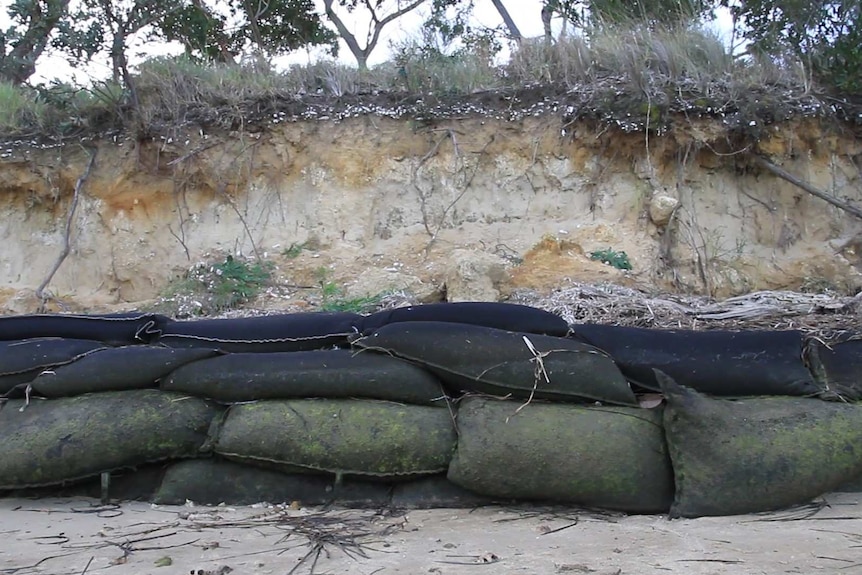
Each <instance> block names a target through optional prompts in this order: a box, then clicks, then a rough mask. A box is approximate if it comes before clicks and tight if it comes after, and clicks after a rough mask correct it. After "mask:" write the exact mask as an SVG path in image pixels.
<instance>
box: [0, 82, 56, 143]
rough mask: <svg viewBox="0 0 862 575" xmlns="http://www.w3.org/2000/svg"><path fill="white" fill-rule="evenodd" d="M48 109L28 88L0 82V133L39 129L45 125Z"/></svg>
mask: <svg viewBox="0 0 862 575" xmlns="http://www.w3.org/2000/svg"><path fill="white" fill-rule="evenodd" d="M47 112H48V107H47V106H46V105H45V104H44V103H42V102H39V101H38V100H37V99H36V97H35V92H34V91H33V90H31V89H28V88H21V87H17V86H13V85H12V84H9V83H8V82H0V131H3V132H6V133H9V132H13V133H14V132H19V131H20V130H21V128H22V127H25V126H27V127H30V128H31V129H32V128H35V129H40V128H41V127H42V126H44V125H45V121H46V114H47Z"/></svg>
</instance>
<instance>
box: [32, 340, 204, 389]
mask: <svg viewBox="0 0 862 575" xmlns="http://www.w3.org/2000/svg"><path fill="white" fill-rule="evenodd" d="M218 353H219V352H217V351H215V350H212V349H206V348H193V349H173V348H169V347H156V346H144V345H130V346H124V347H112V348H106V349H100V350H96V351H94V352H92V353H89V354H87V355H84V356H83V357H80V358H78V359H76V360H75V361H73V362H71V363H68V364H66V365H62V366H59V367H56V368H54V369H51V370H47V371H43V372H42V373H40V374H39V375H38V376H37V377H36V378H35V379H34V380H33V381H32V382H31V384H30V385H31V386H32V388H33V391H34V392H35V393H36V394H38V395H41V396H43V397H67V396H70V395H80V394H83V393H94V392H99V391H123V390H127V389H144V388H148V387H156V386H157V385H158V384H157V382H158V380H160V379H161V378H162V377H164V376H166V375H168V374H169V373H171V372H172V371H173V370H175V369H177V368H179V367H181V366H183V365H185V364H187V363H190V362H193V361H197V360H200V359H204V358H207V357H214V356H216V355H218Z"/></svg>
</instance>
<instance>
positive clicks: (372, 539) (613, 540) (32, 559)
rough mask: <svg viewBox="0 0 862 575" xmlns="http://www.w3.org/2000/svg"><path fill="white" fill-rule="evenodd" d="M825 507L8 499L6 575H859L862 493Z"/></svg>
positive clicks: (835, 497)
mask: <svg viewBox="0 0 862 575" xmlns="http://www.w3.org/2000/svg"><path fill="white" fill-rule="evenodd" d="M824 502H825V503H826V504H828V505H826V506H824V507H822V508H818V507H817V506H808V507H801V508H797V509H793V510H786V511H781V512H776V513H769V514H759V515H743V516H735V517H716V518H702V519H684V520H673V521H669V520H668V519H667V518H666V517H664V516H657V515H653V516H622V515H615V514H607V515H602V514H597V513H591V512H586V511H583V510H578V509H567V508H540V507H532V508H530V507H525V508H500V507H489V508H481V509H474V510H439V509H438V510H430V511H409V512H392V511H386V512H375V511H358V510H347V511H344V510H333V509H330V510H321V509H291V508H289V507H286V506H272V505H256V506H249V507H229V506H220V507H202V506H193V505H187V506H182V507H171V506H153V505H149V504H146V503H122V504H118V505H109V506H102V505H99V503H98V502H97V501H94V500H87V499H74V500H72V499H62V500H61V499H40V500H26V499H4V500H0V541H2V545H0V573H4V574H5V573H8V574H28V573H50V574H52V575H65V574H75V575H80V574H82V573H83V574H87V573H90V574H92V573H113V574H125V573H130V574H136V575H144V574H150V573H152V574H156V575H172V574H190V573H193V574H196V575H197V574H200V575H210V574H212V575H216V574H218V575H224V574H226V573H234V574H252V573H254V574H257V573H261V574H265V573H278V574H283V575H286V574H288V573H291V570H293V573H306V574H307V573H312V572H313V573H319V574H326V573H329V574H335V573H345V574H347V573H349V574H356V575H385V574H389V573H410V574H438V575H457V574H471V575H472V574H477V573H478V574H492V573H493V574H495V575H496V574H510V573H549V574H552V573H571V574H576V575H577V574H582V573H586V574H596V575H610V574H620V575H622V574H639V575H651V574H661V575H666V574H668V573H681V574H682V573H685V574H692V575H696V574H703V575H706V574H709V575H720V574H731V573H732V574H746V575H748V574H761V573H765V574H773V573H837V574H847V575H853V574H859V573H862V495H860V494H857V493H853V494H830V495H828V496H827V497H825V499H824ZM318 551H319V553H318ZM303 559H304V560H303ZM315 559H316V561H315Z"/></svg>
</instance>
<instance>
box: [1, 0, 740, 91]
mask: <svg viewBox="0 0 862 575" xmlns="http://www.w3.org/2000/svg"><path fill="white" fill-rule="evenodd" d="M11 1H12V0H0V27H3V28H5V27H6V26H8V24H9V22H8V19H7V18H6V9H7V7H8V5H9V3H10V2H11ZM73 2H74V0H73ZM315 4H316V5H317V7H318V10H320V11H321V12H322V11H323V2H322V0H315ZM504 5H505V6H506V7H507V8H508V10H509V13H510V15H511V16H512V19H513V20H514V21H515V24H516V25H517V26H518V28H519V29H520V31H521V34H523V35H524V36H525V37H527V38H531V37H539V36H541V35H542V34H543V28H542V18H541V9H542V0H506V1H505V2H504ZM338 13H339V15H340V16H341V17H342V20H344V21H345V23H346V24H347V25H348V27H350V28H351V31H352V32H353V34H354V35H355V36H356V37H357V39H358V41H359V43H360V45H362V46H364V45H365V38H366V35H367V30H368V22H369V17H368V14H367V12H363V11H361V10H356V11H355V12H354V13H352V14H349V13H347V12H346V11H345V10H343V9H342V10H338ZM426 14H427V9H423V8H419V9H417V10H415V11H413V12H411V13H409V14H407V15H405V16H403V17H401V18H398V19H396V20H394V21H393V22H391V23H390V24H388V25H387V27H386V28H384V31H383V34H382V35H381V39H380V41H379V43H378V45H377V47H376V48H375V50H374V52H372V54H371V58H370V59H369V65H371V66H373V65H375V64H379V63H381V62H383V61H386V60H387V59H388V58H389V56H390V55H391V50H390V47H391V45H392V43H397V42H401V41H404V40H406V39H409V38H411V37H416V35H417V33H418V29H419V26H420V25H421V23H422V21H423V20H424V16H425V15H426ZM473 18H474V20H475V22H476V23H477V24H479V25H483V26H487V27H489V28H493V27H496V26H499V25H502V19H501V18H500V15H499V13H498V12H497V10H496V8H494V5H493V4H492V2H491V0H475V10H474V13H473ZM713 26H714V27H715V28H716V29H717V30H718V31H719V32H720V33H721V34H722V36H724V37H725V38H726V39H727V40H728V41H729V30H730V29H731V20H730V16H729V14H728V13H727V11H721V12H719V13H718V14H717V19H716V22H715V23H714V24H713ZM560 27H561V21H560V20H559V19H555V21H554V29H555V31H557V32H558V31H559V29H560ZM180 53H182V48H181V47H180V46H179V45H169V44H154V43H147V42H145V41H143V40H142V39H141V38H138V39H137V41H135V42H134V43H133V44H132V45H131V47H130V50H129V61H130V64H131V65H132V66H133V67H134V65H135V64H136V63H139V62H141V61H143V60H146V59H147V58H149V57H152V56H156V55H168V54H180ZM322 55H323V51H322V50H316V51H315V50H312V51H310V52H309V51H305V50H300V51H297V52H295V53H293V54H291V55H289V56H286V57H281V58H277V59H275V61H274V64H275V66H276V69H280V68H285V67H287V66H289V65H290V64H294V63H308V61H309V59H311V60H314V59H316V58H320V57H321V56H322ZM339 60H340V61H342V62H344V63H345V64H355V63H356V61H355V60H354V58H353V56H352V55H351V53H350V50H349V49H348V48H347V46H346V45H345V44H344V42H343V41H342V42H341V46H340V49H339ZM110 73H111V68H110V63H109V61H108V57H107V55H102V56H100V55H97V56H96V57H94V58H93V59H92V60H91V61H90V62H89V63H88V64H87V65H86V66H84V67H80V68H73V67H72V66H70V65H69V63H68V62H67V61H66V58H65V57H63V56H62V55H60V54H45V55H43V56H42V58H40V60H39V64H38V66H37V69H36V74H35V75H34V77H33V78H32V79H31V80H32V81H34V82H36V83H47V82H50V81H51V80H53V79H55V78H58V79H61V80H63V81H73V82H75V83H77V84H81V85H87V84H91V83H92V82H93V81H94V80H99V79H105V78H107V77H109V76H110Z"/></svg>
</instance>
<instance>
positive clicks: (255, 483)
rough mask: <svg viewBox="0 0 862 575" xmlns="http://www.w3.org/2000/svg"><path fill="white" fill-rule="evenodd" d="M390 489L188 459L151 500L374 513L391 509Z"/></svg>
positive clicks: (177, 465)
mask: <svg viewBox="0 0 862 575" xmlns="http://www.w3.org/2000/svg"><path fill="white" fill-rule="evenodd" d="M390 491H391V487H390V486H389V485H387V484H385V483H372V482H367V481H357V480H352V479H344V480H342V481H340V482H338V483H336V482H335V478H334V477H331V476H321V475H293V474H286V473H279V472H278V471H269V470H266V469H260V468H257V467H251V466H248V465H242V464H239V463H233V462H231V461H224V460H222V459H218V458H212V459H190V460H187V461H181V462H178V463H175V464H173V465H171V467H170V468H169V469H168V471H167V473H166V474H165V478H164V480H163V481H162V484H161V486H160V487H159V489H158V490H157V491H156V494H155V496H154V497H153V502H154V503H157V504H160V505H182V504H184V503H186V501H193V502H195V503H198V504H203V505H218V504H220V503H224V504H226V505H252V504H254V503H263V502H266V503H292V502H294V501H296V502H298V503H299V504H301V505H303V506H307V505H337V506H341V507H348V508H368V507H372V508H378V507H385V506H386V505H388V504H389V499H390Z"/></svg>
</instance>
